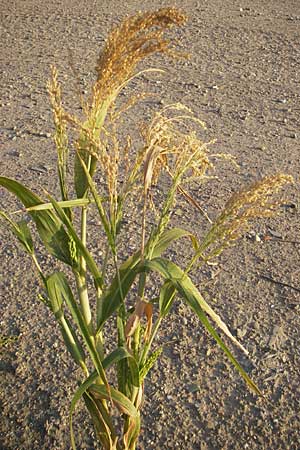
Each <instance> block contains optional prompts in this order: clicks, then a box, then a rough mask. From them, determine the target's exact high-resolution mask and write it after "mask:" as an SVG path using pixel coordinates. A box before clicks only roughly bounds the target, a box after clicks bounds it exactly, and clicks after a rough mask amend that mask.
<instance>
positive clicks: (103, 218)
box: [77, 154, 115, 249]
mask: <svg viewBox="0 0 300 450" xmlns="http://www.w3.org/2000/svg"><path fill="white" fill-rule="evenodd" d="M77 158H78V160H79V161H80V163H81V165H82V169H83V171H84V173H85V176H86V181H87V183H88V187H89V188H90V190H91V193H92V195H93V197H94V200H95V203H96V206H97V209H98V212H99V216H100V219H101V222H102V225H103V228H104V231H105V233H106V236H107V239H108V242H109V244H110V247H111V248H112V249H113V248H114V246H115V244H114V240H113V236H112V233H111V230H110V224H109V221H108V219H107V216H106V213H105V210H104V208H103V205H102V198H101V197H100V195H99V194H98V192H97V189H96V186H95V183H94V182H93V179H92V177H91V175H90V173H89V171H88V168H87V166H86V163H85V161H84V160H83V159H82V158H81V157H80V155H79V154H78V155H77Z"/></svg>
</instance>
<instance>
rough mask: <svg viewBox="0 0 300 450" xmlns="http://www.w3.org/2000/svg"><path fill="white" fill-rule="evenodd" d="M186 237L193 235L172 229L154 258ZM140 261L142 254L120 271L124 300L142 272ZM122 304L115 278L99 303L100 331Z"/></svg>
mask: <svg viewBox="0 0 300 450" xmlns="http://www.w3.org/2000/svg"><path fill="white" fill-rule="evenodd" d="M185 236H188V237H191V238H192V236H193V235H192V233H190V232H189V231H186V230H184V229H182V228H172V229H170V230H167V231H165V232H164V233H163V234H162V236H161V238H160V240H159V241H158V243H157V244H156V246H155V248H154V250H153V257H157V256H160V255H161V254H162V253H163V252H164V251H165V250H166V249H167V248H168V247H169V246H170V245H171V244H172V242H173V241H175V240H177V239H180V238H182V237H185ZM146 247H147V245H146ZM140 260H141V257H140V252H137V253H135V254H134V255H132V256H131V257H130V258H128V259H127V260H126V261H125V262H124V263H123V264H122V265H121V267H120V269H119V273H120V280H121V288H122V293H123V296H124V298H125V297H126V295H127V293H128V291H129V289H130V287H131V286H132V284H133V282H134V280H135V278H136V275H137V273H138V272H139V270H140V269H139V268H138V264H139V263H140ZM121 303H122V297H121V292H120V286H119V281H118V278H117V277H115V278H114V279H113V281H112V283H111V285H110V286H109V288H108V289H107V290H106V292H105V293H104V294H103V296H102V298H101V299H100V302H99V308H98V311H97V325H98V331H99V330H101V328H102V326H103V324H104V323H105V322H106V320H107V319H108V318H109V317H110V316H111V315H112V314H113V313H114V312H115V311H116V310H117V309H118V308H119V306H120V305H121Z"/></svg>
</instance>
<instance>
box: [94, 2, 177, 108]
mask: <svg viewBox="0 0 300 450" xmlns="http://www.w3.org/2000/svg"><path fill="white" fill-rule="evenodd" d="M185 21H186V16H185V15H184V14H183V13H182V12H181V11H179V10H178V9H176V8H162V9H159V10H157V11H154V12H146V13H139V14H137V15H135V16H132V17H129V18H127V19H125V20H124V21H123V22H122V23H121V25H119V26H118V27H116V28H115V29H114V30H113V31H112V32H111V33H110V35H109V37H108V39H107V41H106V45H105V47H104V49H103V51H102V52H101V54H100V56H99V59H98V62H97V66H96V71H97V82H96V85H95V90H94V103H96V104H98V105H99V104H100V103H102V102H103V101H105V99H107V98H109V97H111V96H112V97H114V95H115V93H116V91H118V89H120V88H121V87H122V85H123V84H124V83H126V81H127V80H128V79H129V78H130V76H131V75H132V74H133V71H134V69H135V67H136V65H137V64H138V63H139V62H140V61H141V60H142V59H143V58H145V57H147V56H149V55H151V54H154V53H158V52H159V53H172V50H171V48H170V42H169V41H168V40H167V39H165V38H164V32H165V31H166V30H167V29H169V28H171V27H172V26H174V25H177V26H180V25H183V24H184V23H185Z"/></svg>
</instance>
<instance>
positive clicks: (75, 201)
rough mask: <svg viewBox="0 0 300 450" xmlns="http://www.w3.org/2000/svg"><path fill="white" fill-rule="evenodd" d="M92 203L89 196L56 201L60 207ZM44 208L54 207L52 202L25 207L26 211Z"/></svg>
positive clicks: (74, 206) (73, 206)
mask: <svg viewBox="0 0 300 450" xmlns="http://www.w3.org/2000/svg"><path fill="white" fill-rule="evenodd" d="M91 203H93V202H92V200H90V199H89V198H75V199H73V200H64V201H60V202H57V204H58V205H59V206H60V207H61V208H76V207H78V206H88V205H89V204H91ZM44 209H54V208H53V205H52V203H42V204H40V205H36V206H31V207H30V208H26V211H42V210H44Z"/></svg>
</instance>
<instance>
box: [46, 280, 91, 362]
mask: <svg viewBox="0 0 300 450" xmlns="http://www.w3.org/2000/svg"><path fill="white" fill-rule="evenodd" d="M46 286H47V291H48V296H49V299H50V302H51V309H52V311H53V313H54V315H55V317H56V320H57V321H58V322H59V324H60V326H61V330H62V335H63V338H64V341H65V344H66V347H67V349H68V350H69V352H70V353H71V355H72V356H73V359H74V361H75V362H76V363H77V364H78V365H79V366H81V367H82V366H84V361H85V355H84V351H83V348H82V346H81V344H80V342H79V340H78V339H77V336H76V333H75V332H74V330H73V329H72V326H71V324H70V322H69V320H68V319H67V318H66V317H65V316H64V313H63V303H64V294H65V292H64V289H62V282H61V279H60V277H57V274H52V275H50V276H49V277H48V278H47V280H46Z"/></svg>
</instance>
